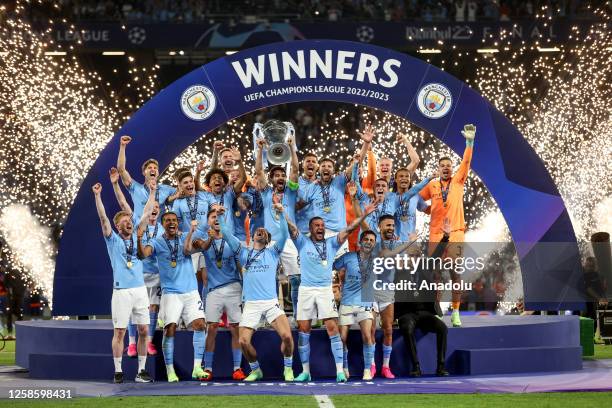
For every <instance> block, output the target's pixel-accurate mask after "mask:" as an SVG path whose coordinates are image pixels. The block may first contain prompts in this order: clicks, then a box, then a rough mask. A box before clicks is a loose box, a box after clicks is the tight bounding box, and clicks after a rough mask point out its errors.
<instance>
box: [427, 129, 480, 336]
mask: <svg viewBox="0 0 612 408" xmlns="http://www.w3.org/2000/svg"><path fill="white" fill-rule="evenodd" d="M461 134H463V137H465V151H464V152H463V159H462V160H461V165H460V166H459V169H458V170H457V173H455V174H454V175H453V174H452V173H453V162H452V160H451V159H450V157H442V158H441V159H440V160H439V161H438V168H439V170H440V178H439V179H437V180H436V179H434V180H431V181H430V182H429V184H427V185H426V186H425V187H424V188H423V189H422V190H421V191H420V192H419V194H420V195H421V197H422V198H423V200H426V201H427V200H431V220H430V223H429V242H430V246H432V247H434V248H435V246H436V244H437V243H438V242H440V241H441V240H442V237H443V236H444V231H443V230H442V227H443V225H444V220H445V219H448V221H449V222H450V225H451V232H450V236H449V242H450V243H453V242H454V243H457V244H455V245H452V244H449V248H448V249H447V251H450V253H452V254H453V255H454V256H461V254H462V252H463V251H462V249H463V248H462V245H461V243H463V242H464V239H465V219H464V216H463V187H464V185H465V180H467V176H468V173H469V171H470V163H471V161H472V152H473V150H474V138H475V136H476V126H474V125H465V126H464V127H463V131H461ZM459 278H460V277H459V275H457V274H456V273H454V272H451V279H452V281H453V282H458V281H459V280H460V279H459ZM452 300H453V302H452V306H453V313H452V315H451V322H452V324H453V326H454V327H460V326H461V319H460V318H459V305H460V303H461V292H459V291H453V298H452Z"/></svg>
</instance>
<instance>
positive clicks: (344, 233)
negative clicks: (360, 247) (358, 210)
mask: <svg viewBox="0 0 612 408" xmlns="http://www.w3.org/2000/svg"><path fill="white" fill-rule="evenodd" d="M377 206H378V204H374V203H372V204H369V205H368V206H366V207H365V211H364V212H363V214H361V215H360V216H359V217H357V218H355V221H353V222H352V223H351V224H350V225H349V226H347V227H346V228H345V229H343V230H342V231H340V232H339V233H338V244H340V245H342V244H344V241H346V239H347V238H348V236H349V235H351V233H352V232H353V231H355V230H356V229H357V227H359V225H360V224H361V223H362V222H363V220H364V219H365V218H366V217H367V216H368V215H370V213H372V211H374V210H375V209H376V207H377Z"/></svg>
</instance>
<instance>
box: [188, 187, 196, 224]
mask: <svg viewBox="0 0 612 408" xmlns="http://www.w3.org/2000/svg"><path fill="white" fill-rule="evenodd" d="M185 199H186V200H187V207H189V216H190V217H191V221H195V219H196V218H197V216H198V194H197V193H196V195H195V198H194V203H193V204H192V203H191V197H185Z"/></svg>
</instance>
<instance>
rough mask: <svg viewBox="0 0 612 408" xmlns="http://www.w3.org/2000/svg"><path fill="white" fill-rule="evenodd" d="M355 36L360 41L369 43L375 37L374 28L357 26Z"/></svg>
mask: <svg viewBox="0 0 612 408" xmlns="http://www.w3.org/2000/svg"><path fill="white" fill-rule="evenodd" d="M355 36H356V37H357V39H358V40H359V41H361V42H365V43H369V42H370V41H372V40H373V39H374V29H373V28H372V27H369V26H366V25H362V26H360V27H359V28H357V31H356V32H355Z"/></svg>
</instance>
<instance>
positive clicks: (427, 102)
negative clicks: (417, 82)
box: [417, 83, 453, 119]
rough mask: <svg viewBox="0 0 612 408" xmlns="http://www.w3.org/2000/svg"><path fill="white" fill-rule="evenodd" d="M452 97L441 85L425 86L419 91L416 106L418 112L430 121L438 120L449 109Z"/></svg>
mask: <svg viewBox="0 0 612 408" xmlns="http://www.w3.org/2000/svg"><path fill="white" fill-rule="evenodd" d="M452 102H453V97H452V96H451V93H450V91H449V90H448V88H446V87H445V86H444V85H441V84H435V83H432V84H427V85H425V86H424V87H423V88H421V90H420V91H419V94H418V96H417V106H418V107H419V111H420V112H421V113H422V114H423V115H425V116H427V117H428V118H430V119H439V118H441V117H443V116H444V115H446V114H447V113H448V112H449V111H450V108H451V105H452Z"/></svg>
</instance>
